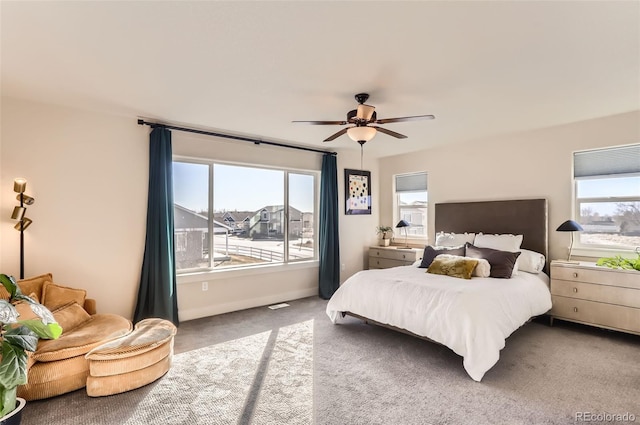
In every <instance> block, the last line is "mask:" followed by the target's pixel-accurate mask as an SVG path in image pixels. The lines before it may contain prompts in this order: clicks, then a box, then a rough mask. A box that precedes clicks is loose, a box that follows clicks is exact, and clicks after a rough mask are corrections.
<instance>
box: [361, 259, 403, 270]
mask: <svg viewBox="0 0 640 425" xmlns="http://www.w3.org/2000/svg"><path fill="white" fill-rule="evenodd" d="M411 264H412V262H411V261H403V260H392V259H389V258H376V257H369V268H370V269H388V268H389V267H398V266H409V265H411Z"/></svg>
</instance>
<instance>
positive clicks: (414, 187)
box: [393, 171, 429, 243]
mask: <svg viewBox="0 0 640 425" xmlns="http://www.w3.org/2000/svg"><path fill="white" fill-rule="evenodd" d="M412 177H415V179H412ZM405 178H406V179H408V180H404V182H405V183H407V185H406V186H407V187H404V188H399V187H398V186H399V182H400V180H402V179H405ZM422 179H424V182H421V180H422ZM412 180H413V181H412ZM423 184H424V189H422V185H423ZM421 192H425V193H426V195H427V203H426V205H424V206H423V205H415V206H411V205H404V206H401V205H400V194H401V193H421ZM393 195H394V204H395V211H394V220H393V225H394V226H395V224H396V223H398V222H399V221H400V220H402V219H403V218H404V217H403V216H402V214H401V212H400V210H401V209H403V210H412V209H415V210H419V209H424V210H425V211H426V214H425V215H426V217H425V219H424V221H423V227H424V234H423V235H411V234H407V236H406V239H407V241H411V242H419V243H423V242H425V241H427V240H428V239H429V187H428V174H427V172H426V171H417V172H413V173H402V174H396V175H394V176H393ZM398 230H400V231H398ZM394 239H395V240H396V241H404V240H405V233H404V231H403V230H402V229H396V228H395V227H394Z"/></svg>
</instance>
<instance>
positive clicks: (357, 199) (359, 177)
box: [344, 168, 371, 215]
mask: <svg viewBox="0 0 640 425" xmlns="http://www.w3.org/2000/svg"><path fill="white" fill-rule="evenodd" d="M344 199H345V210H344V213H345V214H347V215H356V214H371V172H370V171H362V170H349V169H346V168H345V170H344Z"/></svg>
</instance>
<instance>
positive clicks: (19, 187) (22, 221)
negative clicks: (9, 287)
mask: <svg viewBox="0 0 640 425" xmlns="http://www.w3.org/2000/svg"><path fill="white" fill-rule="evenodd" d="M26 188H27V181H26V180H25V179H23V178H17V179H15V180H14V181H13V191H14V192H16V193H17V194H18V196H16V199H17V200H18V201H20V205H19V206H17V207H14V208H13V213H12V214H11V218H12V219H14V220H19V221H18V223H17V224H16V225H15V226H14V229H16V230H18V231H19V232H20V279H24V231H25V229H26V228H27V227H29V226H30V225H31V223H33V221H31V219H30V218H27V217H25V216H24V213H25V212H27V209H26V208H25V205H32V204H33V203H34V202H35V199H33V198H32V197H31V196H29V195H25V194H24V191H25V189H26Z"/></svg>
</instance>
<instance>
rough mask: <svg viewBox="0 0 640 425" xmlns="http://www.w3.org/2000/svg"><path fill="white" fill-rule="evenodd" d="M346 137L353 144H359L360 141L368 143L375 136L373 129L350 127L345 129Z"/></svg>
mask: <svg viewBox="0 0 640 425" xmlns="http://www.w3.org/2000/svg"><path fill="white" fill-rule="evenodd" d="M347 135H348V136H349V138H350V139H351V140H353V141H354V142H359V141H361V140H363V141H365V142H368V141H369V140H371V139H373V138H374V137H375V135H376V129H375V128H373V127H366V126H362V127H351V128H349V129H347Z"/></svg>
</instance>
